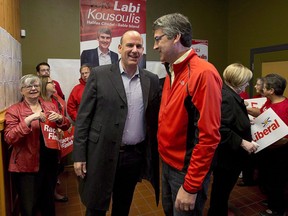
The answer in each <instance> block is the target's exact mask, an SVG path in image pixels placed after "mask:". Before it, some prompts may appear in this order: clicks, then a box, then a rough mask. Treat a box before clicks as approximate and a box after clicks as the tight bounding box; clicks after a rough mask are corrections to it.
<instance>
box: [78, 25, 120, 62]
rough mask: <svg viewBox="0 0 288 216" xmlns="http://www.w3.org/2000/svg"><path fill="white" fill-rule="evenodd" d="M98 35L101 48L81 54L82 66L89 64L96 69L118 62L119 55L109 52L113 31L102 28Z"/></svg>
mask: <svg viewBox="0 0 288 216" xmlns="http://www.w3.org/2000/svg"><path fill="white" fill-rule="evenodd" d="M97 34H98V36H97V40H98V41H99V46H98V47H97V48H95V49H89V50H84V51H83V52H82V53H81V65H83V64H89V65H90V66H91V67H96V66H100V65H106V64H111V63H112V64H113V63H115V62H117V61H118V54H117V53H115V52H113V51H111V50H109V46H110V44H111V41H112V37H111V30H110V29H109V28H100V29H99V30H98V33H97Z"/></svg>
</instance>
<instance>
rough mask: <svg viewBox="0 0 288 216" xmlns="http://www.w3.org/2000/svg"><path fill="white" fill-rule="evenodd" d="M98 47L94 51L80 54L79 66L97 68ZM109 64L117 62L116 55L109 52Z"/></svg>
mask: <svg viewBox="0 0 288 216" xmlns="http://www.w3.org/2000/svg"><path fill="white" fill-rule="evenodd" d="M97 49H98V47H97V48H95V49H90V50H84V51H83V52H82V53H81V65H83V64H89V65H90V66H91V67H97V66H99V57H98V50H97ZM110 57H111V62H112V64H113V63H116V62H117V61H118V58H119V57H118V54H117V53H115V52H113V51H111V50H110Z"/></svg>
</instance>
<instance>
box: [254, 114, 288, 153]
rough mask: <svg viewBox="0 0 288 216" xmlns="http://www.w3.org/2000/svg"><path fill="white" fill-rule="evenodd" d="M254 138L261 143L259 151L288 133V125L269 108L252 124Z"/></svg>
mask: <svg viewBox="0 0 288 216" xmlns="http://www.w3.org/2000/svg"><path fill="white" fill-rule="evenodd" d="M251 133H252V139H253V141H255V142H256V143H257V144H259V148H258V150H257V151H256V152H255V153H257V152H259V151H261V150H262V149H264V148H266V147H268V146H269V145H271V144H272V143H274V142H276V141H277V140H279V139H281V138H283V137H284V136H286V135H287V134H288V126H287V125H286V124H285V123H284V122H283V121H282V120H281V118H280V117H279V116H278V115H277V114H276V113H275V112H274V111H273V110H272V109H271V108H269V109H267V110H266V111H265V112H263V113H262V114H261V115H259V116H258V117H257V118H255V119H254V124H253V125H251Z"/></svg>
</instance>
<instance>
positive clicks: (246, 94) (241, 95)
mask: <svg viewBox="0 0 288 216" xmlns="http://www.w3.org/2000/svg"><path fill="white" fill-rule="evenodd" d="M239 95H240V97H241V98H242V99H243V100H245V99H249V94H248V93H247V92H246V91H242V92H241V93H240V94H239Z"/></svg>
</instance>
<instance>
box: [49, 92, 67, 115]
mask: <svg viewBox="0 0 288 216" xmlns="http://www.w3.org/2000/svg"><path fill="white" fill-rule="evenodd" d="M52 103H53V104H54V105H55V106H56V107H57V108H58V110H59V112H60V113H61V115H63V116H66V102H65V101H64V100H63V99H62V98H61V97H60V96H59V95H58V94H54V95H52Z"/></svg>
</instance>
